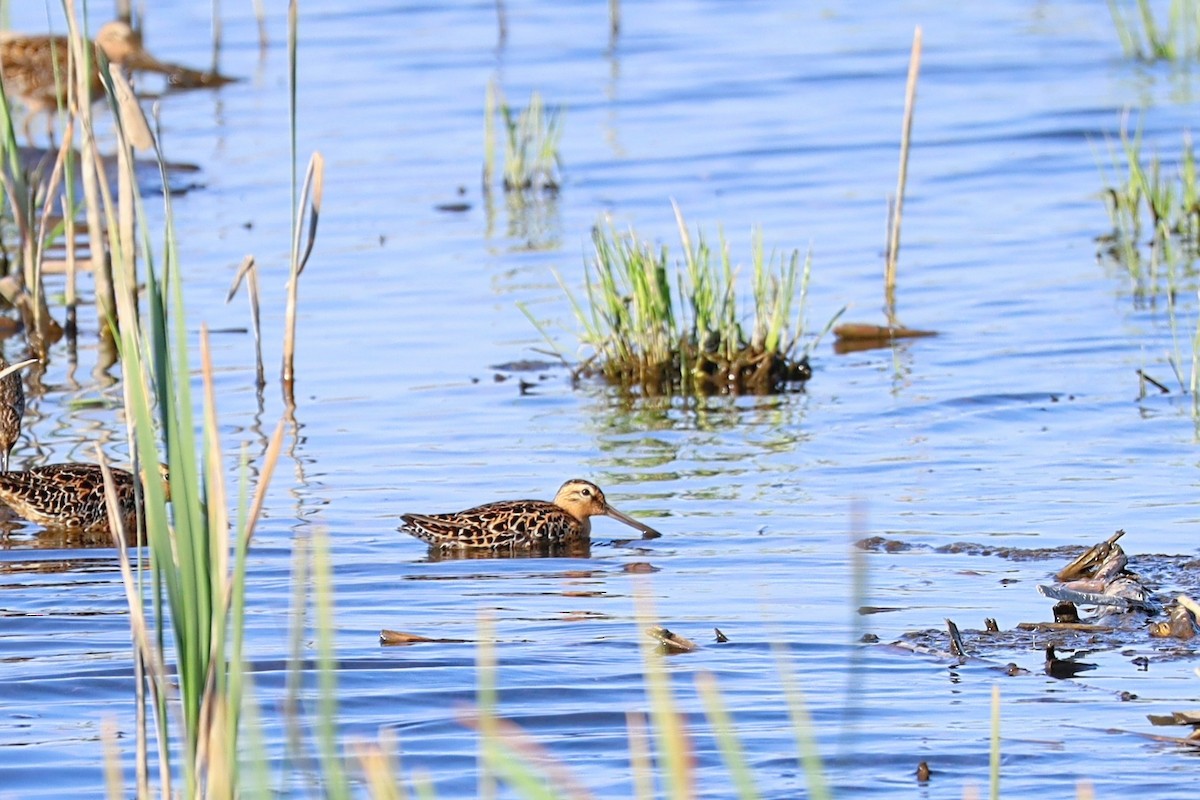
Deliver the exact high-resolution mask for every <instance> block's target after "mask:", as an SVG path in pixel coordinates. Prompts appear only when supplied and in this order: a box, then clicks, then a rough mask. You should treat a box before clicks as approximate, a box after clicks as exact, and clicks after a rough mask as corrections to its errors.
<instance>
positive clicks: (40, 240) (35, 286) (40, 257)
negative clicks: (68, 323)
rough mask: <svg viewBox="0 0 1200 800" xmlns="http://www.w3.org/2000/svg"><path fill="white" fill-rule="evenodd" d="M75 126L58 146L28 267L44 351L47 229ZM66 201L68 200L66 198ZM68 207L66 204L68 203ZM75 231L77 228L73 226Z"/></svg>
mask: <svg viewBox="0 0 1200 800" xmlns="http://www.w3.org/2000/svg"><path fill="white" fill-rule="evenodd" d="M74 133H75V130H74V128H73V127H70V128H67V129H66V131H65V132H64V133H63V143H62V145H61V146H60V147H59V148H58V156H57V157H56V158H55V159H54V168H53V169H52V170H51V171H50V180H49V181H48V182H47V184H46V188H45V192H46V196H45V199H44V200H43V202H42V211H41V220H40V221H39V223H38V233H37V239H36V242H35V244H36V252H35V255H34V259H33V263H32V264H30V265H28V267H27V268H26V274H27V275H28V276H29V277H28V279H27V281H28V286H29V287H30V288H31V291H32V292H33V295H34V304H33V314H34V327H35V331H36V333H35V335H36V336H37V339H38V341H39V342H41V343H42V345H43V346H42V347H40V348H39V347H35V348H34V349H35V350H36V351H38V352H41V353H43V354H44V351H45V344H46V343H48V342H49V338H50V337H49V328H50V308H49V306H48V305H46V291H45V286H44V285H43V283H42V266H43V264H44V260H45V246H46V240H47V231H48V229H49V225H50V217H51V215H52V211H53V208H54V198H55V197H56V196H57V194H58V187H59V185H60V184H61V183H62V181H63V169H64V167H65V165H66V160H67V153H68V152H70V149H71V147H72V142H73V140H74ZM64 202H65V201H64ZM64 208H65V206H64ZM66 216H67V215H66V214H65V213H64V214H63V219H64V220H65V219H66ZM71 233H74V230H73V229H72V230H71Z"/></svg>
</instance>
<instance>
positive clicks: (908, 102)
mask: <svg viewBox="0 0 1200 800" xmlns="http://www.w3.org/2000/svg"><path fill="white" fill-rule="evenodd" d="M920 71H921V26H920V25H918V26H917V27H916V30H914V31H913V43H912V54H911V55H910V56H909V59H908V84H907V85H906V86H905V89H904V126H903V128H902V129H901V133H900V174H899V177H898V178H897V180H896V200H895V203H894V205H893V207H892V215H891V223H892V224H891V228H890V229H889V231H888V242H887V245H888V246H887V263H886V265H885V267H884V275H883V285H884V310H885V312H886V313H887V318H888V326H889V327H895V325H896V261H897V259H899V257H900V218H901V216H902V215H903V211H904V186H905V184H906V183H907V182H908V150H909V143H910V140H911V137H912V120H913V107H914V106H915V105H916V102H917V76H918V74H919V73H920Z"/></svg>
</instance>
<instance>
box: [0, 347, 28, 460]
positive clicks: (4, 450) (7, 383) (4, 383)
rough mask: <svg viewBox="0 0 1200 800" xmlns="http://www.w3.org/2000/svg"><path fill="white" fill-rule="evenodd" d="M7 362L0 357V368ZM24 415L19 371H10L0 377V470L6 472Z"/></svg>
mask: <svg viewBox="0 0 1200 800" xmlns="http://www.w3.org/2000/svg"><path fill="white" fill-rule="evenodd" d="M7 367H8V362H7V361H5V360H4V358H3V357H0V370H3V369H6V368H7ZM24 416H25V388H24V386H23V385H22V384H21V373H20V372H10V373H9V374H7V375H5V376H4V377H3V378H0V471H3V472H8V455H9V453H11V452H12V449H13V446H14V445H15V444H16V443H17V439H19V438H20V437H21V419H22V418H23V417H24Z"/></svg>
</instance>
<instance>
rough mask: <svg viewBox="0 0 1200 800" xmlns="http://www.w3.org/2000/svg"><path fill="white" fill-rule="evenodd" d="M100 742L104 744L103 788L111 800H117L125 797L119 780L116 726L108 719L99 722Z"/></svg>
mask: <svg viewBox="0 0 1200 800" xmlns="http://www.w3.org/2000/svg"><path fill="white" fill-rule="evenodd" d="M100 741H101V742H103V744H104V788H105V791H106V792H107V794H108V796H109V797H110V798H112V800H118V799H119V798H122V797H124V796H125V781H124V780H122V779H121V750H120V748H119V747H117V724H116V723H115V722H113V721H112V719H110V718H105V719H104V720H102V721H101V722H100ZM139 796H140V795H139Z"/></svg>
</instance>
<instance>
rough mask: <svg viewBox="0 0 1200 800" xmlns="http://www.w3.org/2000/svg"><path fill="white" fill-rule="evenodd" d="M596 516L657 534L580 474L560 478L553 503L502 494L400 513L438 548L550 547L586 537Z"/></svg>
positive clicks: (420, 536)
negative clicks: (441, 510) (435, 510)
mask: <svg viewBox="0 0 1200 800" xmlns="http://www.w3.org/2000/svg"><path fill="white" fill-rule="evenodd" d="M600 516H604V517H612V518H613V519H615V520H617V521H618V522H623V523H625V524H626V525H628V526H630V527H631V528H636V529H637V530H639V531H641V532H642V533H643V534H644V535H645V537H646V538H655V537H657V536H661V535H662V534H660V533H659V532H658V531H656V530H654V529H653V528H651V527H650V526H649V525H646V524H645V523H642V522H639V521H637V520H636V519H634V518H633V517H631V516H629V515H628V514H623V513H621V512H620V511H618V510H617V509H615V508H613V507H612V506H611V505H609V504H608V500H606V499H605V497H604V492H602V491H600V487H599V486H597V485H596V484H594V483H591V482H589V481H585V480H579V479H575V480H569V481H567V482H566V483H564V484H563V485H562V487H561V488H560V489H559V490H558V494H556V495H555V496H554V502H552V503H548V502H546V501H545V500H503V501H501V502H498V503H486V504H484V505H481V506H476V507H475V508H468V509H467V510H466V511H457V512H454V513H451V514H404V515H402V516H401V519H403V520H404V524H403V525H402V526H400V530H402V531H405V532H406V533H411V534H412V535H413V536H416V537H417V538H418V539H421V540H423V541H425V542H428V543H429V544H430V545H432V546H434V547H437V548H439V549H441V550H453V549H459V548H487V549H491V550H507V549H521V548H532V547H552V546H555V545H561V544H566V543H568V542H573V541H578V540H583V539H586V538H587V537H588V536H590V535H591V531H592V524H591V518H592V517H600Z"/></svg>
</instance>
